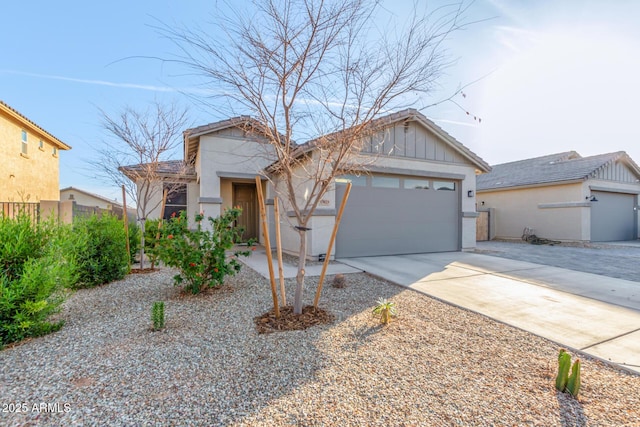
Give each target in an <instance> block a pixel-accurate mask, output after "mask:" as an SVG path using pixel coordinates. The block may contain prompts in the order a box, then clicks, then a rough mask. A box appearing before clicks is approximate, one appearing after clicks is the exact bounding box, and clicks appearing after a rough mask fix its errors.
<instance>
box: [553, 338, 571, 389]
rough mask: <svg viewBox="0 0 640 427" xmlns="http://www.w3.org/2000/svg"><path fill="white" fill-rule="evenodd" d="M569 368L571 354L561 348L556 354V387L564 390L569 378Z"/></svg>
mask: <svg viewBox="0 0 640 427" xmlns="http://www.w3.org/2000/svg"><path fill="white" fill-rule="evenodd" d="M570 368H571V355H570V354H569V353H567V352H566V350H565V349H563V348H561V349H560V353H559V354H558V376H557V377H556V388H557V389H558V390H559V391H564V389H565V388H566V387H567V381H568V380H569V369H570Z"/></svg>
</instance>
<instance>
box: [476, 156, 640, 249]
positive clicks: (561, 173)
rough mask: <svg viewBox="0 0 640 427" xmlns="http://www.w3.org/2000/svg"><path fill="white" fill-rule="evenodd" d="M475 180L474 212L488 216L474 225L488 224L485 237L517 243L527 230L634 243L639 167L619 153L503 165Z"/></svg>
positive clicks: (553, 236) (550, 235) (558, 236)
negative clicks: (476, 205)
mask: <svg viewBox="0 0 640 427" xmlns="http://www.w3.org/2000/svg"><path fill="white" fill-rule="evenodd" d="M477 182H478V183H477V193H478V195H477V199H478V210H479V211H485V212H489V215H487V216H488V217H489V218H488V219H487V218H485V217H481V218H482V219H481V220H479V221H486V222H488V224H489V227H488V228H489V237H490V238H507V239H520V238H521V237H522V235H523V231H524V229H525V228H530V229H532V231H533V234H535V235H536V236H538V237H541V238H547V239H553V240H561V241H582V242H606V241H622V240H636V239H638V230H639V229H640V228H639V225H640V224H639V215H638V210H639V207H638V196H639V195H640V168H639V167H638V165H637V164H636V163H635V162H634V161H633V160H632V159H631V158H630V157H629V156H628V155H627V154H626V153H625V152H624V151H618V152H615V153H608V154H600V155H597V156H589V157H582V156H580V155H579V154H578V153H577V152H575V151H569V152H565V153H558V154H552V155H548V156H543V157H537V158H534V159H526V160H520V161H516V162H510V163H504V164H500V165H495V166H493V167H492V171H491V172H490V173H487V174H483V175H479V176H478V179H477ZM483 225H486V223H485V224H483ZM478 228H479V229H480V228H482V226H481V225H479V227H478Z"/></svg>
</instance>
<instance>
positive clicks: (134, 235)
mask: <svg viewBox="0 0 640 427" xmlns="http://www.w3.org/2000/svg"><path fill="white" fill-rule="evenodd" d="M138 252H140V226H139V225H138V224H136V223H135V222H129V257H130V260H131V264H134V263H135V262H136V257H137V256H138Z"/></svg>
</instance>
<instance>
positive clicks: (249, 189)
mask: <svg viewBox="0 0 640 427" xmlns="http://www.w3.org/2000/svg"><path fill="white" fill-rule="evenodd" d="M233 206H237V207H240V208H241V209H242V214H241V215H240V217H239V218H238V223H237V224H236V225H237V226H240V227H243V228H244V233H243V234H242V241H243V242H246V241H247V240H249V239H257V238H258V195H257V191H256V185H255V184H248V183H247V184H244V183H242V184H238V183H234V184H233Z"/></svg>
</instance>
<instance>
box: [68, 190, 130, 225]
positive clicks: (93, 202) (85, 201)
mask: <svg viewBox="0 0 640 427" xmlns="http://www.w3.org/2000/svg"><path fill="white" fill-rule="evenodd" d="M67 200H71V201H74V202H75V203H77V204H78V205H80V206H85V207H92V208H97V209H100V210H102V211H109V212H112V213H114V214H115V215H117V216H119V217H121V216H122V212H123V206H122V203H119V202H117V201H116V200H112V199H109V198H108V197H104V196H101V195H99V194H95V193H91V192H89V191H86V190H82V189H80V188H77V187H66V188H62V189H60V201H61V202H64V201H67ZM127 215H128V218H129V219H135V217H136V210H135V208H131V207H130V206H128V207H127Z"/></svg>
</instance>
